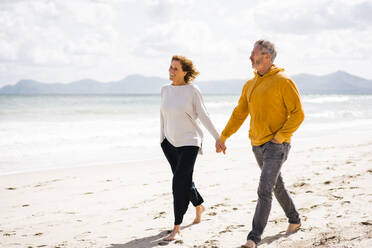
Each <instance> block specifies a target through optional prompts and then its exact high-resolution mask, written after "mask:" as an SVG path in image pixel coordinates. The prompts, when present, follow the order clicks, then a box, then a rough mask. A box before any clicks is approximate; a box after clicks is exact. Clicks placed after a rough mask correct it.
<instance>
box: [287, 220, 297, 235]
mask: <svg viewBox="0 0 372 248" xmlns="http://www.w3.org/2000/svg"><path fill="white" fill-rule="evenodd" d="M300 227H301V223H298V224H289V225H288V228H287V231H286V232H285V234H287V235H290V234H292V233H295V232H297V231H298V230H299V229H300Z"/></svg>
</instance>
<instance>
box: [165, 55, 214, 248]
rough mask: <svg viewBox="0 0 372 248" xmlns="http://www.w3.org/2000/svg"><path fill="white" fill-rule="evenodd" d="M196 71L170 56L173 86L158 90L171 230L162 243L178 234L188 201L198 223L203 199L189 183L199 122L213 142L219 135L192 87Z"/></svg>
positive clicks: (183, 59)
mask: <svg viewBox="0 0 372 248" xmlns="http://www.w3.org/2000/svg"><path fill="white" fill-rule="evenodd" d="M198 75H199V72H198V71H197V70H196V68H195V67H194V65H193V63H192V61H191V60H189V59H187V58H186V57H184V56H173V57H172V61H171V65H170V67H169V79H170V80H171V81H172V84H170V85H166V86H163V87H162V89H161V107H160V119H161V126H160V129H161V131H160V142H161V148H162V149H163V152H164V155H165V157H166V158H167V160H168V162H169V164H170V165H171V168H172V173H173V181H172V190H173V210H174V217H175V221H174V228H173V231H172V232H171V233H170V234H169V235H168V236H167V237H166V238H164V240H166V241H171V240H174V239H175V236H176V235H177V234H180V225H181V223H182V220H183V216H184V214H185V213H186V210H187V208H188V205H189V202H190V201H191V202H192V204H193V205H194V206H195V208H196V217H195V220H194V222H193V223H194V224H197V223H199V222H200V221H201V215H202V213H203V212H204V210H205V208H204V206H203V205H202V203H203V201H204V200H203V198H202V197H201V195H200V194H199V192H198V190H197V189H196V188H195V185H194V183H193V180H192V175H193V170H194V164H195V161H196V157H197V155H198V153H201V147H202V139H203V133H202V130H201V129H200V125H199V120H200V121H201V122H202V123H203V125H204V126H205V127H206V129H207V130H208V131H209V132H210V133H211V134H212V136H213V137H214V138H215V139H216V141H217V140H218V139H219V134H218V132H217V130H216V128H215V127H214V125H213V124H212V122H211V120H210V119H209V117H208V113H207V111H206V109H205V106H204V103H203V99H202V96H201V93H200V91H199V89H198V88H197V87H196V86H195V85H193V84H191V82H192V81H193V80H194V79H195V77H196V76H198Z"/></svg>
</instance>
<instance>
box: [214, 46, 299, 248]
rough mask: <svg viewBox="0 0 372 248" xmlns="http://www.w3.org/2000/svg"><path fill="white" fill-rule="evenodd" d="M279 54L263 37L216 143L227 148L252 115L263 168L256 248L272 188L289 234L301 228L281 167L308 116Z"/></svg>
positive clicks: (251, 243) (250, 246) (251, 245)
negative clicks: (277, 60) (251, 72)
mask: <svg viewBox="0 0 372 248" xmlns="http://www.w3.org/2000/svg"><path fill="white" fill-rule="evenodd" d="M275 57H276V51H275V47H274V44H273V43H271V42H270V41H266V40H259V41H257V42H256V43H255V44H254V48H253V51H252V53H251V56H250V60H251V62H252V68H253V69H254V70H255V72H254V74H255V76H254V78H252V79H250V80H248V81H247V83H246V84H245V85H244V87H243V90H242V94H241V97H240V99H239V102H238V105H237V106H236V107H235V109H234V111H233V113H232V115H231V117H230V120H229V121H228V123H227V125H226V127H225V129H224V130H223V132H222V134H221V137H220V139H219V140H218V141H217V142H216V151H217V152H221V151H223V152H225V150H226V146H225V141H226V139H227V138H229V137H230V136H231V135H232V134H234V133H235V132H236V131H237V130H238V129H239V128H240V126H241V125H242V124H243V122H244V121H245V119H246V118H247V116H248V115H249V114H250V115H251V121H250V130H249V138H250V140H251V144H252V150H253V153H254V155H255V157H256V160H257V163H258V165H259V167H260V169H261V176H260V181H259V185H258V190H257V193H258V201H257V205H256V210H255V213H254V217H253V222H252V230H251V232H250V233H249V234H248V237H247V242H246V243H245V244H244V245H242V247H246V248H255V247H256V246H257V244H258V243H259V242H260V241H261V235H262V233H263V231H264V228H265V226H266V224H267V220H268V217H269V214H270V210H271V202H272V192H273V191H274V194H275V197H276V199H277V200H278V201H279V203H280V205H281V207H282V208H283V210H284V212H285V214H286V216H287V217H288V220H289V226H288V229H287V234H291V233H294V232H295V231H297V230H298V229H299V228H300V226H301V221H300V218H299V214H298V212H297V210H296V208H295V205H294V203H293V201H292V199H291V197H290V195H289V193H288V192H287V190H286V189H285V187H284V182H283V179H282V177H281V173H280V169H281V167H282V164H283V163H284V161H285V160H286V159H287V156H288V152H289V149H290V141H291V136H292V134H293V133H294V132H295V131H296V130H297V128H298V127H299V126H300V124H301V122H302V121H303V120H304V112H303V110H302V105H301V101H300V96H299V93H298V90H297V88H296V85H295V84H294V82H293V81H292V80H291V79H290V78H288V77H287V76H286V75H285V74H284V73H283V71H284V69H281V68H278V67H277V66H275V65H274V64H273V62H274V59H275Z"/></svg>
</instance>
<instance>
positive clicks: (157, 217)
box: [154, 212, 166, 220]
mask: <svg viewBox="0 0 372 248" xmlns="http://www.w3.org/2000/svg"><path fill="white" fill-rule="evenodd" d="M165 215H166V212H159V213H158V214H157V215H156V216H155V217H154V220H155V219H159V218H165Z"/></svg>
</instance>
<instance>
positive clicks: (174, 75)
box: [169, 60, 186, 82]
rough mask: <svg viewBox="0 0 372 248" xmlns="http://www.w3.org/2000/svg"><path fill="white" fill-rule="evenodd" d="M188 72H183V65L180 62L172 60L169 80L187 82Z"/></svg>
mask: <svg viewBox="0 0 372 248" xmlns="http://www.w3.org/2000/svg"><path fill="white" fill-rule="evenodd" d="M185 75H186V72H184V71H183V70H182V66H181V63H180V62H179V61H178V60H172V63H171V65H170V66H169V80H171V81H173V82H185V79H184V77H185Z"/></svg>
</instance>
